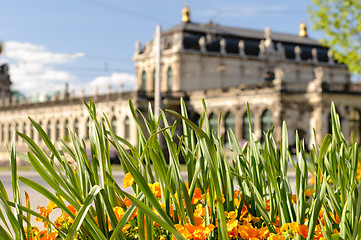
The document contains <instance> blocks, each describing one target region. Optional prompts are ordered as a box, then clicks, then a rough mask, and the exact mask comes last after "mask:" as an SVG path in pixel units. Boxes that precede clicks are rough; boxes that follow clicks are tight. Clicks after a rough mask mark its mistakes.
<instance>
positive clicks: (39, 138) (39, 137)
mask: <svg viewBox="0 0 361 240" xmlns="http://www.w3.org/2000/svg"><path fill="white" fill-rule="evenodd" d="M39 125H40V127H41V128H42V127H43V126H42V125H43V124H42V122H41V121H40V122H39ZM37 136H38V141H39V142H40V141H41V136H40V133H39V132H38V135H37Z"/></svg>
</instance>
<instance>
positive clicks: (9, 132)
mask: <svg viewBox="0 0 361 240" xmlns="http://www.w3.org/2000/svg"><path fill="white" fill-rule="evenodd" d="M8 127H9V128H8V141H9V142H11V135H12V131H11V124H9V126H8Z"/></svg>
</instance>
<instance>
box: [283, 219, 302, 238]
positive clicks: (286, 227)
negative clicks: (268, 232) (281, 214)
mask: <svg viewBox="0 0 361 240" xmlns="http://www.w3.org/2000/svg"><path fill="white" fill-rule="evenodd" d="M289 231H291V232H294V233H296V234H298V235H299V236H302V237H304V238H306V237H307V235H308V228H307V226H306V225H299V224H298V223H296V222H292V223H285V224H283V226H282V227H281V229H280V232H281V233H282V232H289Z"/></svg>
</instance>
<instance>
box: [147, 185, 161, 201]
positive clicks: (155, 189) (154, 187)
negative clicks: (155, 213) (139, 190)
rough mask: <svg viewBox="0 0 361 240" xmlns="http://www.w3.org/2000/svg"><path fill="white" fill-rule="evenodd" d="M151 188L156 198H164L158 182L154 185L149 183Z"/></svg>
mask: <svg viewBox="0 0 361 240" xmlns="http://www.w3.org/2000/svg"><path fill="white" fill-rule="evenodd" d="M148 186H149V188H150V189H151V190H152V192H153V194H154V196H156V197H157V198H161V197H162V192H161V188H160V184H159V182H156V183H154V184H151V183H148Z"/></svg>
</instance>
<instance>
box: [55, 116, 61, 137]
mask: <svg viewBox="0 0 361 240" xmlns="http://www.w3.org/2000/svg"><path fill="white" fill-rule="evenodd" d="M55 138H56V139H58V138H60V122H59V120H57V121H56V123H55Z"/></svg>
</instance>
